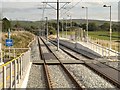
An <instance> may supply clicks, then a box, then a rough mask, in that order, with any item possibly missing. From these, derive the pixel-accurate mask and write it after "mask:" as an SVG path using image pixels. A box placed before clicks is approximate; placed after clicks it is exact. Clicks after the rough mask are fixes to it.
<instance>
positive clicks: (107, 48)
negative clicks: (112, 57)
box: [89, 41, 120, 54]
mask: <svg viewBox="0 0 120 90" xmlns="http://www.w3.org/2000/svg"><path fill="white" fill-rule="evenodd" d="M89 42H90V41H89ZM90 43H92V44H94V45H96V46H98V47H101V48H103V49H106V50H109V51H111V52H113V53H116V54H119V53H120V52H117V51H115V50H112V49H109V48H107V47H104V46H101V45H99V44H96V43H93V42H90Z"/></svg>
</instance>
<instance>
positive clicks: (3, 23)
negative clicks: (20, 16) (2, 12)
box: [2, 18, 11, 32]
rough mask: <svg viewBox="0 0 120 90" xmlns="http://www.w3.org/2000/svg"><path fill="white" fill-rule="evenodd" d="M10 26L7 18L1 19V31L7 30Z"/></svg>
mask: <svg viewBox="0 0 120 90" xmlns="http://www.w3.org/2000/svg"><path fill="white" fill-rule="evenodd" d="M9 28H11V23H10V21H9V20H8V19H7V18H3V19H2V31H3V32H8V29H9Z"/></svg>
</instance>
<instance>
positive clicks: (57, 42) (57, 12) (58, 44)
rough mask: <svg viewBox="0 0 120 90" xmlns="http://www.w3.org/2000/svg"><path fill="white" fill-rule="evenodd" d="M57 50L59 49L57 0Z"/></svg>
mask: <svg viewBox="0 0 120 90" xmlns="http://www.w3.org/2000/svg"><path fill="white" fill-rule="evenodd" d="M57 50H59V0H57Z"/></svg>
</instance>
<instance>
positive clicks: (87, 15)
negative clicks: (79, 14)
mask: <svg viewBox="0 0 120 90" xmlns="http://www.w3.org/2000/svg"><path fill="white" fill-rule="evenodd" d="M82 8H85V9H86V30H87V42H88V7H82Z"/></svg>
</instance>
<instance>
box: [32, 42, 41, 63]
mask: <svg viewBox="0 0 120 90" xmlns="http://www.w3.org/2000/svg"><path fill="white" fill-rule="evenodd" d="M31 60H32V61H39V60H40V54H39V47H38V41H37V40H36V41H35V42H34V43H33V44H32V46H31Z"/></svg>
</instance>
